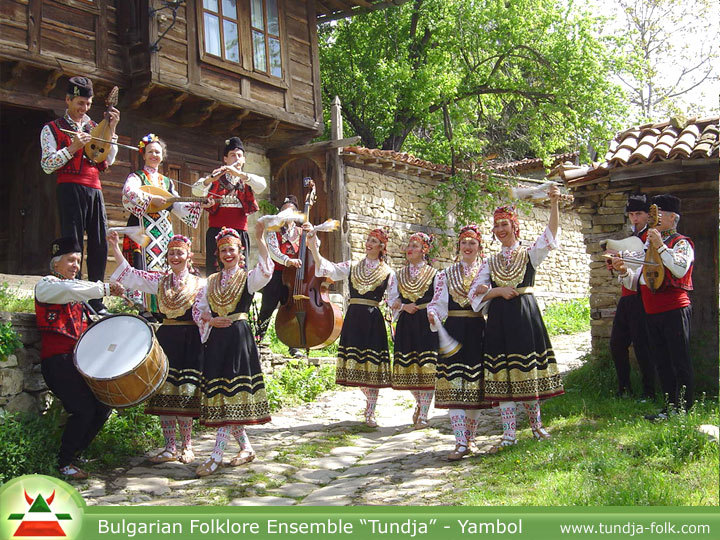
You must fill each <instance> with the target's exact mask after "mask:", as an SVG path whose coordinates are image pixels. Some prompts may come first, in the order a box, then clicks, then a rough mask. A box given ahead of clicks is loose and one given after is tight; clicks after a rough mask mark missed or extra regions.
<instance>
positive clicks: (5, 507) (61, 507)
mask: <svg viewBox="0 0 720 540" xmlns="http://www.w3.org/2000/svg"><path fill="white" fill-rule="evenodd" d="M0 508H2V510H1V511H0V540H12V539H15V538H17V539H19V540H31V539H34V538H62V539H67V540H73V539H76V538H80V529H81V528H82V521H83V520H82V518H83V510H84V508H85V501H84V500H83V498H82V497H81V496H80V494H79V493H78V492H77V491H76V490H75V488H73V487H72V486H71V485H70V484H67V483H65V482H63V481H62V480H58V479H57V478H53V477H51V476H43V475H40V474H32V475H27V476H20V477H19V478H14V479H12V480H10V481H9V482H7V483H6V484H4V485H3V486H1V487H0Z"/></svg>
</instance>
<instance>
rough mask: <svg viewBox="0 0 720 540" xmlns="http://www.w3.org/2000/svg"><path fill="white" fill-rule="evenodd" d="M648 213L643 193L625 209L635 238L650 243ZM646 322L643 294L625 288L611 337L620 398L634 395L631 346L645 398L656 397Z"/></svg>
mask: <svg viewBox="0 0 720 540" xmlns="http://www.w3.org/2000/svg"><path fill="white" fill-rule="evenodd" d="M649 210H650V203H648V201H647V196H646V195H642V194H640V195H631V196H630V197H629V198H628V200H627V204H626V206H625V213H626V214H627V216H628V219H630V223H631V224H632V231H633V236H637V237H638V238H640V240H642V241H643V242H646V241H647V235H648V227H647V222H648V211H649ZM638 256H642V254H638ZM608 264H610V265H612V262H610V261H608ZM645 319H646V317H645V308H644V307H643V302H642V297H641V296H640V293H639V292H638V291H635V290H632V289H628V288H627V287H625V286H624V285H623V287H622V293H621V297H620V301H619V302H618V305H617V310H616V311H615V318H614V319H613V327H612V332H611V334H610V352H611V353H612V357H613V362H614V363H615V372H616V373H617V379H618V397H622V396H628V395H630V394H631V393H632V390H631V387H630V355H629V354H628V349H629V347H630V344H632V346H633V350H634V351H635V357H636V358H637V362H638V366H639V367H640V374H641V376H642V385H643V390H642V398H643V399H649V400H652V399H654V398H655V366H654V365H653V362H652V357H651V356H650V348H649V345H648V337H647V332H648V331H647V321H646V320H645Z"/></svg>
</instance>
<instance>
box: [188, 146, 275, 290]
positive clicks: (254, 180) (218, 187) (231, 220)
mask: <svg viewBox="0 0 720 540" xmlns="http://www.w3.org/2000/svg"><path fill="white" fill-rule="evenodd" d="M223 162H224V165H223V166H222V167H219V168H217V169H215V170H214V171H213V172H212V174H210V176H208V177H206V178H200V179H199V180H198V181H197V182H195V184H193V189H192V192H193V195H194V196H196V197H211V201H212V200H213V199H216V201H217V202H216V203H215V204H214V205H213V206H210V207H208V208H205V210H207V212H208V214H210V217H209V219H208V230H207V232H206V233H205V249H206V252H205V275H207V276H209V275H210V274H213V273H215V272H217V271H218V269H217V267H216V264H217V255H216V253H215V252H216V250H217V246H216V245H215V236H217V234H218V233H219V232H220V229H222V228H223V227H228V228H231V229H235V230H236V231H237V232H238V233H240V236H241V238H242V242H243V246H244V255H245V264H248V256H249V253H250V250H249V246H250V237H249V236H248V233H247V220H248V215H250V214H253V213H255V212H257V211H258V209H259V208H258V204H257V202H256V201H255V193H258V194H259V193H262V192H263V191H264V190H265V188H266V187H267V182H265V178H263V177H262V176H258V175H256V174H250V173H245V172H242V168H243V166H244V165H245V146H244V145H243V142H242V141H241V140H240V138H239V137H231V138H229V139H228V140H226V141H225V148H224V150H223ZM218 176H219V178H217V180H213V178H216V177H218ZM223 197H226V199H225V200H222V198H223Z"/></svg>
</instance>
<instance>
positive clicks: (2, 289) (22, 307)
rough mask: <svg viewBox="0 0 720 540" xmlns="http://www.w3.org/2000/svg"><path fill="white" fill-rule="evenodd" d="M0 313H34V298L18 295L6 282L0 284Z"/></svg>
mask: <svg viewBox="0 0 720 540" xmlns="http://www.w3.org/2000/svg"><path fill="white" fill-rule="evenodd" d="M0 311H9V312H13V313H15V312H23V313H35V298H34V297H33V295H32V294H30V295H27V296H26V295H23V294H18V293H17V291H15V290H13V289H11V288H10V285H9V284H8V283H7V282H3V283H0Z"/></svg>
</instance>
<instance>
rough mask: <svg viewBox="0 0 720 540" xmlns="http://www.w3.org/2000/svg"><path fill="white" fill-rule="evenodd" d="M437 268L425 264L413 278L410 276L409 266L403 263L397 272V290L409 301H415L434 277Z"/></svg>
mask: <svg viewBox="0 0 720 540" xmlns="http://www.w3.org/2000/svg"><path fill="white" fill-rule="evenodd" d="M436 273H437V270H436V269H435V268H433V267H432V266H430V265H429V264H425V265H424V266H423V267H422V269H421V270H420V272H418V275H417V276H416V277H415V279H413V278H412V277H411V276H410V266H409V265H405V266H404V267H403V268H402V270H400V271H399V272H398V273H397V283H398V291H399V292H400V295H401V296H402V297H403V298H407V299H408V300H409V301H410V302H415V301H416V300H417V299H418V298H420V297H422V296H423V295H424V294H425V291H427V289H428V287H429V286H430V282H431V281H432V280H433V279H434V278H435V274H436Z"/></svg>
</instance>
